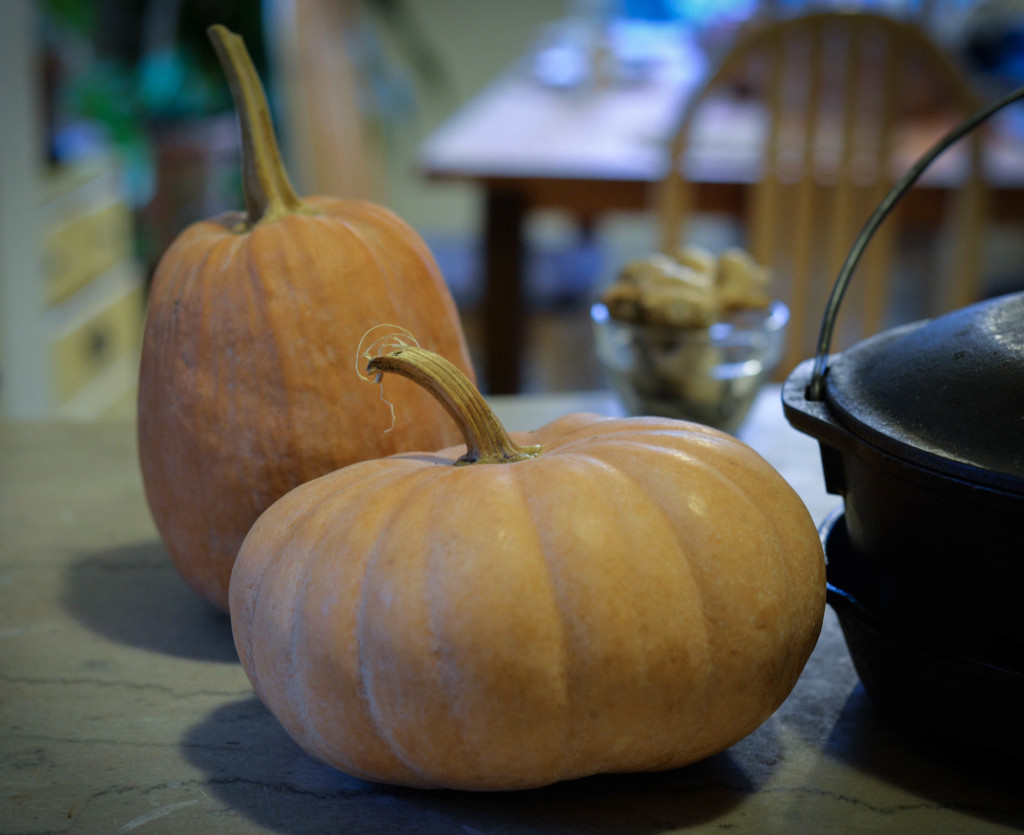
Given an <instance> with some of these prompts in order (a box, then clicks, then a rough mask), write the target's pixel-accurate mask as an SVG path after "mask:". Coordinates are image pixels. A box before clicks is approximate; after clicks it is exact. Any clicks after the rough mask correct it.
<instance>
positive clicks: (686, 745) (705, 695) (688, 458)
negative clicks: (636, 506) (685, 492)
mask: <svg viewBox="0 0 1024 835" xmlns="http://www.w3.org/2000/svg"><path fill="white" fill-rule="evenodd" d="M616 440H617V442H619V443H629V444H630V445H631V446H639V447H640V448H641V449H644V450H645V451H647V450H649V451H650V452H652V453H654V454H659V453H662V454H663V453H664V451H665V449H666V446H663V445H660V444H646V443H642V442H641V441H639V440H638V439H637V440H632V441H622V440H621V438H620V437H618V436H617V438H616ZM615 448H616V449H617V448H618V444H617V445H616V447H615ZM676 452H677V453H678V452H680V451H678V450H677V451H676ZM592 457H593V458H594V460H596V461H599V462H600V463H602V464H603V465H604V466H607V467H609V468H611V469H612V470H614V471H615V472H616V473H618V474H619V475H620V476H622V477H623V478H625V479H626V480H627V481H628V482H629V483H630V484H633V485H634V486H635V487H636V488H637V490H638V491H639V493H640V495H641V496H645V495H646V496H647V497H648V503H649V504H651V503H652V502H651V498H652V493H651V491H650V490H649V489H648V490H645V489H644V485H643V484H642V483H641V481H640V480H639V479H638V478H637V477H636V475H634V474H633V473H632V472H629V471H626V470H624V469H623V468H622V467H620V466H617V465H616V464H614V463H612V462H610V461H605V460H604V459H601V458H597V457H596V456H592ZM682 460H684V461H685V462H686V463H687V465H696V466H698V467H701V468H704V469H708V470H711V471H714V468H712V467H710V466H709V465H707V464H706V462H704V461H702V460H700V459H698V458H697V457H696V456H693V455H691V454H689V453H686V454H684V455H683V458H682ZM657 495H658V500H657V501H655V502H653V504H654V506H655V507H657V510H658V515H659V516H660V517H661V519H662V520H663V522H664V524H665V528H666V529H667V530H668V531H673V532H674V531H675V525H673V524H672V520H671V518H670V516H669V514H668V511H667V509H666V508H665V506H664V504H663V502H662V501H661V500H660V495H661V494H660V493H658V494H657ZM672 539H673V541H674V542H675V546H676V547H675V549H674V550H675V553H676V556H677V558H678V562H680V563H682V564H683V565H684V567H685V569H686V573H687V576H688V577H689V578H690V580H691V582H692V583H693V587H694V588H695V589H696V590H697V592H698V593H697V598H698V600H699V601H700V610H701V619H700V622H701V624H702V626H703V632H704V635H703V638H704V640H703V646H704V649H705V652H706V653H707V657H708V659H709V660H710V659H712V658H713V657H714V649H715V642H714V641H713V640H712V637H711V636H712V634H713V631H714V630H712V629H711V628H710V626H711V623H712V621H711V616H710V615H709V613H708V608H707V607H708V602H707V595H706V594H705V593H704V592H705V589H704V586H703V585H702V584H701V582H700V579H699V575H698V573H697V572H696V571H694V570H693V565H692V559H691V555H690V554H689V553H688V552H687V551H685V550H684V548H683V543H681V542H680V541H679V538H678V536H675V535H673V537H672ZM705 668H706V669H709V667H708V666H707V665H705ZM700 703H701V705H702V707H701V710H700V712H699V713H698V714H697V721H696V722H694V723H693V727H692V729H691V730H690V733H689V734H688V735H687V738H686V740H685V742H681V744H680V745H678V746H674V751H673V752H672V753H673V755H674V756H671V757H669V758H668V759H671V760H672V761H673V762H674V761H676V760H679V759H685V758H686V757H687V755H688V752H689V751H690V748H691V746H692V744H693V741H694V740H695V739H697V738H699V736H700V732H701V731H702V730H703V729H704V726H705V725H706V724H707V715H708V707H709V706H710V704H711V677H710V676H709V675H707V674H706V673H705V675H704V677H703V682H702V687H701V699H700Z"/></svg>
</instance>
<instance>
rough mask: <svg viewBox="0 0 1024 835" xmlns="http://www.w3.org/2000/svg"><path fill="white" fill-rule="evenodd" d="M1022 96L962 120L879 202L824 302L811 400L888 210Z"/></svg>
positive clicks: (1021, 91)
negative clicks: (856, 274) (847, 297)
mask: <svg viewBox="0 0 1024 835" xmlns="http://www.w3.org/2000/svg"><path fill="white" fill-rule="evenodd" d="M1022 98H1024V87H1019V88H1017V89H1016V90H1014V91H1013V92H1012V93H1009V94H1008V95H1006V96H1004V97H1003V98H1001V99H998V100H997V101H995V102H993V103H992V104H990V105H988V106H986V107H984V108H982V109H981V110H979V111H978V112H976V113H975V114H973V115H972V116H968V117H967V118H966V119H964V120H963V121H962V122H960V124H958V125H957V126H956V127H954V128H953V129H952V130H950V131H949V132H948V133H947V134H946V135H945V136H943V137H942V138H941V139H939V140H938V141H937V142H936V143H935V144H934V145H932V147H931V148H930V149H929V150H928V151H926V152H925V154H924V155H923V156H922V157H921V158H920V159H918V160H917V162H915V163H914V165H913V166H912V167H911V168H910V169H909V170H908V171H907V173H906V174H904V175H903V176H902V177H901V178H900V179H899V181H898V182H897V183H896V185H894V186H893V187H892V189H891V190H890V191H889V193H888V194H887V195H886V196H885V197H884V198H883V200H882V202H881V203H879V204H878V207H877V208H876V209H875V211H874V212H873V213H872V215H871V217H870V218H868V221H867V223H865V224H864V228H863V229H861V231H860V234H859V235H858V236H857V239H856V240H855V241H854V244H853V247H852V249H851V250H850V254H849V255H847V256H846V260H845V261H844V262H843V266H842V268H841V269H840V270H839V275H838V276H837V278H836V283H835V284H834V285H833V287H832V294H831V295H830V296H829V299H828V304H826V305H825V315H824V316H823V317H822V320H821V331H820V333H819V335H818V347H817V352H816V353H815V355H814V367H813V370H812V372H811V381H810V383H809V384H808V385H807V393H806V397H807V399H808V400H819V401H820V400H824V399H825V371H826V370H827V369H826V363H827V362H828V353H829V348H830V347H831V345H832V332H833V330H834V328H835V320H836V315H837V314H838V312H839V305H840V303H841V302H842V300H843V295H844V294H845V293H846V286H847V285H848V284H849V283H850V276H851V275H853V271H854V269H856V267H857V262H858V261H860V257H861V255H862V254H863V252H864V249H865V247H866V246H867V245H868V243H869V241H870V240H871V238H872V236H873V235H874V234H875V232H876V231H877V229H878V227H879V226H880V225H881V224H882V221H883V220H885V219H886V217H888V216H889V213H890V212H891V211H892V210H893V209H894V208H895V206H896V204H897V203H898V202H899V200H900V198H901V197H903V195H904V194H905V193H906V192H907V191H909V190H910V187H911V186H913V185H914V183H916V182H917V180H918V179H919V178H920V176H921V175H922V174H923V173H924V172H925V170H926V169H927V168H928V166H929V165H931V164H932V162H934V161H935V159H936V158H937V157H938V156H940V155H941V154H942V152H943V151H945V150H946V149H947V148H948V147H950V146H951V145H953V144H955V143H956V142H958V141H959V140H960V139H962V138H963V137H964V136H966V135H967V134H968V133H970V132H971V131H972V130H974V129H975V128H976V127H978V125H980V124H981V123H982V122H984V121H985V120H986V119H988V118H989V117H990V116H992V115H993V114H994V113H997V112H998V111H1000V110H1002V109H1003V108H1004V107H1006V106H1007V105H1008V104H1012V103H1013V102H1015V101H1017V100H1018V99H1022Z"/></svg>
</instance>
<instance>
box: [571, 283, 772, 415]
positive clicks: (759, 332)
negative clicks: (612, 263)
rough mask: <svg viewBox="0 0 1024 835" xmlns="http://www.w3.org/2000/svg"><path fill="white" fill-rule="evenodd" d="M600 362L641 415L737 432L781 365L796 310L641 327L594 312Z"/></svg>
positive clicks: (594, 308)
mask: <svg viewBox="0 0 1024 835" xmlns="http://www.w3.org/2000/svg"><path fill="white" fill-rule="evenodd" d="M590 317H591V319H592V320H593V323H594V335H595V344H596V349H597V357H598V360H599V361H600V362H601V365H602V367H603V368H604V370H605V373H606V375H607V377H608V380H609V382H610V383H611V385H612V388H614V389H615V391H616V393H617V394H618V395H619V397H620V399H621V400H622V402H623V404H624V405H625V407H626V409H627V410H628V411H629V412H630V413H631V414H634V415H658V416H661V417H671V418H678V419H681V420H690V421H694V422H696V423H703V424H706V425H708V426H713V427H715V428H716V429H722V430H723V431H725V432H735V431H736V430H737V429H738V428H739V427H740V425H741V424H742V423H743V420H744V418H746V416H747V413H748V412H749V411H750V407H751V405H753V402H754V399H755V398H756V397H757V393H758V391H759V390H760V389H761V386H762V385H763V384H764V382H765V381H766V380H768V379H770V378H771V375H772V373H773V372H774V371H775V368H776V366H777V365H778V364H779V360H780V359H781V358H782V348H783V343H784V341H785V336H786V325H787V324H788V322H789V309H788V308H787V307H786V305H784V304H783V303H782V302H780V301H774V302H772V303H771V305H769V307H768V308H767V309H766V310H743V311H739V312H737V313H733V314H730V315H728V316H726V317H725V318H723V319H722V320H721V321H718V322H715V323H714V324H713V325H711V326H710V327H708V328H673V327H666V326H662V325H639V324H634V323H632V322H624V321H621V320H618V319H614V318H613V317H612V316H611V315H610V314H609V312H608V308H607V307H605V305H604V304H601V303H600V302H598V303H597V304H594V305H593V306H592V307H591V309H590Z"/></svg>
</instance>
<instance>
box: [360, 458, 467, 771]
mask: <svg viewBox="0 0 1024 835" xmlns="http://www.w3.org/2000/svg"><path fill="white" fill-rule="evenodd" d="M453 472H454V470H453ZM385 475H386V476H387V477H388V478H389V479H390V480H391V481H392V482H397V483H398V484H401V485H402V486H403V487H404V492H403V494H402V495H401V496H392V499H393V503H392V506H391V508H390V509H389V511H388V513H387V514H385V515H384V517H383V519H382V522H381V524H380V528H379V530H378V532H377V535H376V536H375V537H374V539H373V542H372V544H371V545H370V547H369V548H368V550H367V556H366V562H365V563H364V566H363V577H362V579H361V580H360V586H359V602H358V608H357V615H356V629H355V636H354V637H355V642H356V658H357V659H358V662H359V669H360V676H359V682H358V694H359V699H360V701H361V702H363V704H364V707H365V711H366V715H367V716H368V717H369V719H370V722H371V724H372V726H373V731H374V733H375V734H376V735H377V737H378V738H379V739H381V740H383V741H384V742H385V744H386V745H387V747H388V751H389V752H390V754H391V756H392V757H394V759H395V760H397V761H398V762H399V763H401V764H402V766H404V767H405V768H407V769H408V770H409V771H410V772H412V773H413V774H415V775H416V777H417V778H419V779H420V780H423V781H425V782H426V783H427V784H433V782H434V781H433V779H432V778H431V776H430V774H429V773H428V772H427V771H425V770H424V769H423V768H422V767H420V766H419V765H418V764H417V763H415V762H412V761H411V759H410V757H408V756H407V754H406V751H405V750H404V748H403V747H401V746H399V745H398V744H397V743H396V739H395V734H394V733H393V732H392V730H391V729H390V727H389V723H388V722H387V721H385V719H384V717H382V716H381V715H380V711H379V709H378V707H377V705H376V699H375V698H374V694H373V687H372V685H371V684H370V682H369V681H368V680H367V676H366V675H365V673H363V672H362V671H363V670H364V669H365V668H366V658H367V656H366V653H365V649H366V627H365V613H366V610H367V597H366V590H367V587H368V586H369V585H370V584H369V583H368V582H367V579H368V577H369V576H370V574H371V572H372V570H373V568H374V562H375V560H376V558H377V557H378V556H379V552H380V550H381V549H382V548H383V547H384V545H385V540H386V538H387V535H388V529H389V527H390V522H391V520H392V519H394V518H395V516H397V515H398V514H400V513H402V512H404V511H405V510H406V509H407V507H408V505H407V503H406V502H405V501H403V499H405V497H406V496H408V495H409V494H410V493H412V492H413V490H414V489H415V488H417V487H418V486H419V482H420V481H422V480H426V478H433V477H436V475H437V474H436V472H434V468H433V467H427V468H425V469H414V470H410V471H405V470H403V471H402V472H401V473H397V474H392V473H386V474H385Z"/></svg>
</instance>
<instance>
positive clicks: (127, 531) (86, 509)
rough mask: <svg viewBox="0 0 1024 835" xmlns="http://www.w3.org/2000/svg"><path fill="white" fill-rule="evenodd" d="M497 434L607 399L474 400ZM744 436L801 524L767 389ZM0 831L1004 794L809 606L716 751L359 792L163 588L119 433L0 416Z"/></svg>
mask: <svg viewBox="0 0 1024 835" xmlns="http://www.w3.org/2000/svg"><path fill="white" fill-rule="evenodd" d="M495 404H496V406H497V409H498V411H499V413H500V414H501V415H502V416H503V417H504V418H505V419H506V421H507V423H508V424H509V425H510V428H533V427H534V426H536V425H539V424H540V423H541V422H542V421H544V420H546V419H547V418H549V417H554V416H555V415H557V414H560V413H562V412H564V411H567V410H570V409H578V408H582V409H590V410H597V411H609V410H614V409H616V408H617V406H616V404H615V402H614V401H613V400H612V399H611V398H610V397H609V396H607V395H603V394H600V393H598V394H589V395H584V396H572V395H567V396H561V397H554V398H543V397H540V398H538V397H534V398H529V397H527V398H516V399H509V398H495ZM743 437H744V438H745V440H747V441H748V442H749V443H750V444H751V445H752V446H754V447H755V448H756V449H758V450H759V451H760V452H761V453H762V454H763V455H764V456H765V457H766V458H768V460H769V461H771V462H772V463H773V464H774V465H775V466H776V468H777V469H779V471H780V472H781V473H782V474H783V475H784V476H785V477H786V478H787V479H788V480H789V481H790V482H791V483H792V484H793V485H794V487H796V489H797V490H798V491H799V492H800V494H801V496H802V497H803V498H804V500H805V502H806V503H807V505H808V507H809V508H810V510H811V512H812V514H813V515H814V517H815V519H816V520H818V521H820V520H821V519H822V518H823V517H824V516H825V515H826V514H827V513H828V512H829V510H831V509H832V508H833V507H834V506H835V505H836V503H837V499H835V497H830V496H828V495H826V494H825V493H824V492H823V489H822V486H821V475H820V465H819V462H818V455H817V448H816V445H815V444H814V442H813V441H811V440H810V439H807V438H805V437H804V436H802V435H800V434H799V433H797V432H795V431H794V430H792V429H790V428H789V427H788V425H787V424H786V423H785V421H784V420H783V418H782V414H781V406H780V404H779V400H778V390H777V389H772V390H769V391H767V392H766V394H765V396H764V397H763V398H762V399H761V400H760V401H759V402H758V404H757V406H756V411H755V414H754V416H753V418H752V420H751V421H750V422H749V423H748V425H747V427H746V429H745V430H744V432H743ZM0 717H2V719H0V832H4V833H15V832H18V833H44V832H45V833H53V832H87V833H92V832H97V833H126V832H133V831H138V832H140V833H141V832H146V833H162V832H172V833H177V832H192V833H204V832H216V833H218V835H229V834H230V833H248V832H277V833H322V832H332V833H333V832H338V833H340V832H346V833H347V832H353V833H418V832H424V833H452V834H453V835H483V834H484V833H486V835H498V833H501V834H502V835H510V834H511V833H584V832H585V833H631V834H632V835H647V834H648V833H663V832H675V831H681V830H694V831H698V832H702V831H718V830H727V831H734V832H750V833H776V832H777V833H795V832H800V833H816V832H899V833H912V832H928V833H979V832H1006V831H1018V828H1019V827H1024V789H1022V787H1024V781H1022V780H1021V779H1020V775H1019V774H1013V773H1011V772H1009V771H1006V770H993V769H986V770H985V771H979V770H977V769H972V768H969V767H967V766H965V765H963V764H958V763H956V762H954V761H951V760H948V759H946V758H944V757H942V756H940V755H938V754H936V753H934V752H932V751H931V750H929V749H926V748H925V747H923V746H922V745H921V744H920V743H918V742H915V741H912V740H910V739H909V738H905V737H903V736H902V735H900V734H899V733H897V732H896V731H894V730H893V729H890V728H889V727H888V726H887V725H885V724H884V723H883V722H882V721H881V720H880V719H879V718H878V717H877V716H876V714H875V712H874V710H873V709H872V705H871V704H870V702H869V700H868V698H867V696H866V695H865V694H864V692H863V690H862V688H861V687H860V685H859V683H858V680H857V675H856V672H855V671H854V669H853V666H852V664H851V662H850V659H849V655H848V653H847V651H846V648H845V645H844V643H843V639H842V635H841V633H840V631H839V628H838V626H837V624H836V621H835V618H834V616H833V614H832V612H831V610H829V612H828V614H827V617H826V621H825V626H824V630H823V632H822V635H821V639H820V641H819V643H818V646H817V648H816V650H815V652H814V654H813V656H812V657H811V659H810V662H809V663H808V665H807V667H806V670H805V672H804V674H803V676H802V678H801V679H800V681H799V683H798V684H797V687H796V689H795V690H794V692H793V693H792V695H791V696H790V698H789V699H788V700H787V701H786V703H785V704H784V705H783V706H782V707H781V708H780V709H779V710H778V711H777V712H776V714H775V715H774V716H773V717H771V719H769V720H768V721H767V722H766V723H765V724H764V725H763V726H762V727H761V728H760V729H759V730H757V731H756V732H755V733H753V734H752V735H751V736H749V737H748V738H747V739H745V740H743V741H742V742H740V743H739V744H738V745H736V746H735V747H734V748H732V749H730V750H729V751H727V752H725V753H723V754H720V755H718V756H715V757H712V758H710V759H708V760H706V761H704V762H702V763H698V764H696V765H693V766H690V767H688V768H684V769H680V770H677V771H671V772H665V773H660V774H647V775H625V776H608V777H595V778H589V779H585V780H579V781H575V782H571V783H565V784H561V785H557V786H552V787H549V788H546V789H540V790H536V791H529V792H521V793H512V794H489V793H484V794H470V793H459V792H449V791H440V792H422V791H413V790H406V789H396V788H390V787H386V786H379V785H373V784H369V783H365V782H362V781H359V780H356V779H353V778H350V777H348V776H346V775H343V774H340V773H338V772H336V771H333V770H331V769H329V768H327V767H325V766H323V765H320V764H319V763H317V762H315V761H314V760H312V759H311V758H310V757H308V756H307V755H306V754H304V753H303V752H302V751H301V750H300V749H299V748H298V747H297V746H296V745H295V744H294V743H293V742H292V741H291V740H290V739H289V738H288V737H287V736H286V735H285V734H284V732H283V731H282V730H281V728H280V726H279V725H278V723H277V722H276V720H275V719H274V718H273V717H272V716H271V715H270V714H269V713H268V712H267V711H266V710H265V709H264V708H263V706H262V705H261V704H260V703H259V701H257V699H256V698H255V697H254V696H253V693H252V690H251V688H250V686H249V683H248V680H247V679H246V676H245V674H244V672H243V671H242V669H241V667H240V666H239V664H238V661H237V657H236V655H235V650H234V647H233V643H232V639H231V629H230V625H229V623H228V620H227V617H226V616H224V615H221V614H219V613H217V612H215V611H213V610H212V609H210V608H209V607H208V606H206V605H205V604H204V603H203V602H201V601H200V600H199V599H198V598H197V597H196V596H195V595H194V594H193V593H192V592H191V591H189V590H188V589H187V588H186V587H185V585H184V584H183V583H182V582H181V581H180V580H179V579H178V576H177V574H176V573H175V571H174V569H173V568H172V567H171V565H170V563H169V561H168V559H167V557H166V555H165V553H164V550H163V548H162V546H161V544H160V542H159V540H158V539H157V536H156V533H155V529H154V527H153V525H152V522H151V521H150V518H149V515H148V512H147V509H146V505H145V501H144V499H143V495H142V488H141V483H140V478H139V475H138V468H137V463H136V456H135V442H134V434H133V428H132V426H131V425H130V424H127V423H107V424H95V425H86V424H82V425H72V424H53V423H46V424H3V425H0Z"/></svg>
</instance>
